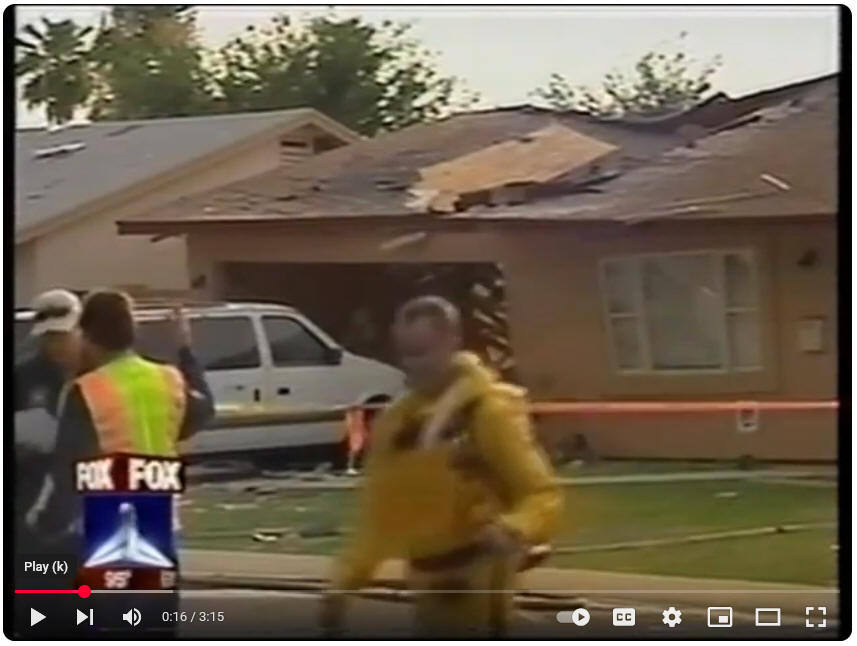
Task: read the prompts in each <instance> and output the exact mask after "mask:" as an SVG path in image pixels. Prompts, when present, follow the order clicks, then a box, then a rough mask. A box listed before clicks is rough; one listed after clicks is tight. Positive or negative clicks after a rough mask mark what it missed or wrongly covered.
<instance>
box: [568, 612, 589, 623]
mask: <svg viewBox="0 0 857 646" xmlns="http://www.w3.org/2000/svg"><path fill="white" fill-rule="evenodd" d="M571 623H573V624H574V625H575V626H585V625H586V624H588V623H589V611H588V610H587V609H586V608H578V609H577V610H575V611H574V612H572V613H571Z"/></svg>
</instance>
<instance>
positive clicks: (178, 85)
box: [90, 5, 210, 119]
mask: <svg viewBox="0 0 857 646" xmlns="http://www.w3.org/2000/svg"><path fill="white" fill-rule="evenodd" d="M92 59H93V62H94V64H95V70H96V75H97V77H98V82H97V83H96V85H95V88H94V89H95V91H94V92H93V97H92V99H93V100H92V113H91V115H90V116H91V117H92V118H93V119H152V118H158V117H174V116H183V115H190V114H198V113H200V112H205V111H207V110H208V109H210V97H209V95H208V92H207V91H206V85H207V76H206V73H205V70H204V68H203V63H202V47H201V46H200V45H199V43H198V42H197V40H196V15H195V13H194V11H193V9H192V8H191V7H190V5H119V6H114V7H112V8H111V10H110V13H109V17H107V18H106V19H103V20H102V24H101V26H100V28H99V30H98V34H97V36H96V39H95V44H94V46H93V50H92Z"/></svg>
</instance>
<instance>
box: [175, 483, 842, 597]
mask: <svg viewBox="0 0 857 646" xmlns="http://www.w3.org/2000/svg"><path fill="white" fill-rule="evenodd" d="M637 472H639V471H637ZM590 474H591V473H590ZM590 474H587V475H590ZM187 498H188V499H189V501H190V504H187V505H186V506H185V507H184V513H183V519H184V523H185V541H184V545H185V546H187V547H195V548H209V549H236V550H242V551H276V552H291V553H308V554H332V553H335V552H337V551H338V550H339V549H340V548H341V546H342V544H343V541H344V540H345V536H346V535H347V532H348V528H349V526H350V524H351V520H352V518H353V514H354V513H355V510H354V500H355V497H354V492H353V491H331V492H311V491H303V492H301V491H290V492H282V493H277V494H273V495H268V496H263V497H256V496H255V495H254V494H250V493H241V492H229V491H227V490H226V489H225V488H222V487H203V488H197V489H195V490H193V491H191V492H189V493H188V496H187ZM223 504H226V505H230V504H238V505H241V504H245V505H247V504H250V505H253V506H252V507H246V508H243V507H237V508H234V509H229V510H227V509H223V508H222V507H220V505H223ZM835 519H836V492H835V489H834V488H833V487H825V486H803V485H800V484H777V483H767V482H763V481H719V482H705V481H702V482H681V483H652V484H633V485H595V486H586V487H576V488H575V487H572V488H567V489H566V517H565V522H564V524H563V527H562V529H561V532H560V535H559V537H558V539H557V540H556V541H555V544H556V545H558V546H581V545H603V544H605V543H613V542H620V541H632V540H639V539H647V538H664V537H679V536H686V535H690V534H700V533H709V532H718V531H726V530H732V529H747V528H754V527H763V526H769V525H783V524H795V523H816V522H830V521H834V520H835ZM259 527H266V528H271V527H285V528H290V529H291V530H293V531H290V532H287V533H286V534H285V535H284V536H283V537H282V538H281V539H280V540H278V541H277V542H275V543H258V542H255V541H253V540H252V539H251V538H250V535H251V534H252V530H253V529H254V528H259ZM234 530H238V531H239V532H240V535H239V536H222V535H220V536H218V535H216V534H217V533H219V532H224V531H226V532H229V531H234ZM298 530H315V532H314V533H320V534H324V533H326V532H325V530H332V531H333V533H334V534H335V533H336V532H337V531H338V532H340V533H339V534H338V535H328V536H321V537H318V538H303V537H301V536H299V534H298ZM835 543H836V535H835V531H834V530H831V529H813V530H807V531H802V532H795V533H789V534H777V535H770V536H760V537H745V538H736V539H725V540H717V541H710V542H705V543H699V544H693V545H671V546H662V547H654V548H642V549H639V548H638V549H628V550H621V551H596V552H586V553H581V554H564V555H557V556H555V557H554V558H553V559H552V561H551V562H550V564H551V565H553V566H555V567H570V568H586V569H604V570H616V571H623V572H637V573H651V574H672V575H681V576H691V577H693V576H697V577H711V578H736V579H747V580H760V581H771V582H791V583H806V584H814V585H825V586H828V585H835V576H836V552H835V550H833V549H832V548H831V546H832V545H833V544H835Z"/></svg>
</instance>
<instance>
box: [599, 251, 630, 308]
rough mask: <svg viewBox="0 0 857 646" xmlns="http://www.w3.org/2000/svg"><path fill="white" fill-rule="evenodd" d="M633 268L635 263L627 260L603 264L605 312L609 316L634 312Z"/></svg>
mask: <svg viewBox="0 0 857 646" xmlns="http://www.w3.org/2000/svg"><path fill="white" fill-rule="evenodd" d="M635 267H636V263H635V262H633V261H629V260H611V261H609V262H606V263H604V283H605V285H606V288H607V310H608V311H609V312H610V313H611V314H628V313H632V312H634V311H635V309H636V305H635V303H634V279H635V276H634V269H635Z"/></svg>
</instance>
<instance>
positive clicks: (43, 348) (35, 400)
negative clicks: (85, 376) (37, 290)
mask: <svg viewBox="0 0 857 646" xmlns="http://www.w3.org/2000/svg"><path fill="white" fill-rule="evenodd" d="M80 311H81V304H80V299H78V297H77V296H75V295H74V294H73V293H71V292H69V291H66V290H64V289H52V290H50V291H47V292H43V293H42V294H39V296H37V297H36V299H35V300H34V301H33V327H32V329H31V330H30V337H29V339H27V340H25V341H24V343H22V344H21V347H17V348H15V383H14V392H15V412H16V413H17V412H19V411H24V410H29V409H31V408H43V409H45V410H46V411H47V412H48V413H50V414H51V415H52V416H56V411H57V406H58V405H59V400H60V395H61V393H62V389H63V386H64V385H65V383H66V382H67V381H68V380H70V379H72V378H73V377H74V376H76V375H77V373H78V371H79V367H80V333H79V330H78V329H77V322H78V319H79V318H80Z"/></svg>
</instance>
